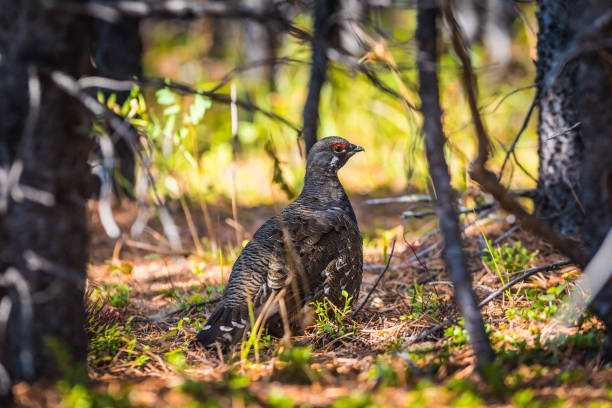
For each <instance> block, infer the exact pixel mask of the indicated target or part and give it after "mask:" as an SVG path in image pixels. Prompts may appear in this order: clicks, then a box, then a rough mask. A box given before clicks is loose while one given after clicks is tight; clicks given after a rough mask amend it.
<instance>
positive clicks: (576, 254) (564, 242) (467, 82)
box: [444, 2, 588, 266]
mask: <svg viewBox="0 0 612 408" xmlns="http://www.w3.org/2000/svg"><path fill="white" fill-rule="evenodd" d="M444 15H445V18H446V21H447V23H448V26H449V27H450V30H451V38H452V43H453V49H454V51H455V53H456V54H457V56H458V57H459V60H460V61H461V65H462V67H463V72H462V76H461V80H462V83H463V88H464V92H465V93H466V97H467V100H468V105H469V107H470V111H471V114H472V121H473V122H474V128H475V130H476V137H477V139H478V156H477V157H476V159H475V160H474V161H473V162H472V165H471V168H470V177H471V178H472V179H473V180H474V181H476V182H477V183H478V184H480V186H481V187H482V189H483V190H485V191H486V192H488V193H490V194H492V195H493V197H495V199H496V200H497V201H498V202H499V204H500V205H501V206H502V208H503V209H504V210H506V211H508V212H510V213H512V214H514V215H515V216H516V217H517V219H518V222H519V224H520V225H521V227H522V228H524V229H525V230H527V231H530V232H532V233H534V234H536V235H538V236H539V237H541V238H543V239H544V240H546V241H548V242H549V243H551V244H552V245H553V246H554V247H555V248H556V249H557V250H559V251H560V252H562V253H564V254H566V255H567V256H569V257H570V258H571V259H572V260H573V261H574V262H576V263H577V264H578V265H580V266H584V265H586V263H587V259H588V258H587V256H586V254H585V252H584V251H583V249H582V248H580V247H579V246H578V245H576V242H575V241H572V240H571V239H568V238H567V237H565V236H564V235H563V234H560V233H558V232H557V231H555V230H553V229H552V228H551V227H550V226H549V225H548V224H547V223H545V222H543V221H542V220H540V219H538V218H536V217H535V216H533V215H532V214H529V213H528V212H527V211H526V210H525V209H524V208H523V206H522V205H521V204H520V203H518V202H517V201H516V200H515V199H514V198H512V196H511V195H510V194H509V193H508V191H507V190H506V189H505V188H504V187H503V186H502V185H501V184H499V182H498V181H497V176H495V174H494V173H493V172H491V171H490V170H489V169H487V168H486V163H487V160H488V157H489V136H488V135H487V132H486V130H485V127H484V123H483V121H482V118H481V117H480V113H479V112H478V105H477V99H476V92H475V85H476V81H475V78H474V72H473V71H472V63H471V61H470V57H469V56H468V55H467V53H466V50H465V43H464V41H463V38H462V36H461V31H460V28H459V26H458V24H457V21H456V20H455V17H454V15H453V12H452V10H451V7H450V3H449V2H445V5H444Z"/></svg>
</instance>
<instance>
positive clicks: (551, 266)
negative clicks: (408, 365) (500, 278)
mask: <svg viewBox="0 0 612 408" xmlns="http://www.w3.org/2000/svg"><path fill="white" fill-rule="evenodd" d="M571 264H572V262H571V261H568V260H564V261H558V262H553V263H551V264H548V265H542V266H537V267H535V268H530V269H524V270H522V271H516V272H513V274H519V273H522V275H521V276H519V277H517V278H514V279H512V280H511V281H510V282H508V283H506V284H505V285H504V286H502V287H501V288H499V289H497V290H496V291H495V292H493V293H491V294H490V295H488V296H487V297H486V298H484V299H483V300H481V301H480V302H479V303H478V307H479V308H482V307H484V306H486V305H487V304H489V303H490V302H491V301H492V300H494V299H496V298H498V297H499V296H501V295H502V294H503V293H504V292H505V291H506V290H508V289H509V288H511V287H512V286H514V285H516V284H517V283H519V282H522V281H524V280H525V279H527V278H528V277H530V276H532V275H534V274H536V273H538V272H552V271H556V270H557V269H560V268H562V267H564V266H567V265H571ZM509 276H510V275H509ZM458 317H459V315H458V314H455V315H454V316H452V317H449V318H448V319H446V320H444V321H443V322H441V323H438V324H436V325H435V326H433V327H431V328H429V329H427V330H425V331H424V332H423V333H421V334H419V335H418V336H417V337H415V338H414V339H412V340H410V341H409V342H408V343H407V344H406V347H409V346H411V345H413V344H415V343H418V342H420V341H421V340H423V339H425V338H427V337H429V336H431V335H432V334H434V333H435V332H437V331H438V330H442V329H444V328H446V327H447V326H449V325H451V324H453V323H456V322H457V318H458Z"/></svg>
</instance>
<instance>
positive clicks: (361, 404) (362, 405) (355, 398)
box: [331, 393, 376, 408]
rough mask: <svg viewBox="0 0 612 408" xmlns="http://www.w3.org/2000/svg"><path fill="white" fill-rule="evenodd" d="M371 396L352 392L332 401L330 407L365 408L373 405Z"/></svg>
mask: <svg viewBox="0 0 612 408" xmlns="http://www.w3.org/2000/svg"><path fill="white" fill-rule="evenodd" d="M375 406H376V405H374V404H373V403H372V397H371V396H370V395H368V394H363V393H352V394H350V395H349V396H347V397H342V398H338V399H337V400H335V401H334V402H333V404H332V405H331V408H366V407H375Z"/></svg>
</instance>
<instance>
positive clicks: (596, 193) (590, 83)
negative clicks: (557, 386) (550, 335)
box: [569, 0, 612, 350]
mask: <svg viewBox="0 0 612 408" xmlns="http://www.w3.org/2000/svg"><path fill="white" fill-rule="evenodd" d="M569 15H571V16H572V22H573V24H572V28H573V40H572V44H575V45H577V46H579V47H580V48H581V51H580V53H579V55H578V57H577V59H576V64H575V75H576V81H575V85H574V98H575V104H576V106H577V111H578V118H579V121H580V133H581V136H582V143H583V155H582V161H581V162H580V165H581V178H580V184H581V187H582V195H581V200H582V204H583V206H584V209H585V212H586V215H585V217H584V226H583V238H584V241H585V243H586V245H587V249H588V251H589V256H593V255H594V254H595V252H596V251H597V249H598V248H599V246H600V245H601V243H602V242H603V240H604V238H605V236H606V234H607V232H608V231H609V230H610V228H611V227H612V63H611V62H610V58H609V56H610V55H612V45H611V44H610V38H612V8H611V7H610V2H609V1H608V0H581V1H575V2H572V4H571V5H570V7H569ZM605 19H607V23H606V22H605V21H604V20H605ZM587 33H589V34H587ZM606 41H607V43H605V42H606ZM594 44H595V46H594V47H593V45H594ZM597 44H600V45H597ZM591 309H592V310H593V311H594V312H595V313H596V314H597V315H599V316H600V317H601V318H602V320H603V321H604V322H605V323H606V326H607V328H608V344H609V345H610V349H611V350H612V280H609V281H608V282H607V284H606V285H604V287H603V288H602V290H601V291H600V292H599V294H598V295H597V296H596V297H595V301H594V302H593V303H592V304H591Z"/></svg>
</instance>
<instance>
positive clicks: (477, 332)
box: [417, 0, 495, 370]
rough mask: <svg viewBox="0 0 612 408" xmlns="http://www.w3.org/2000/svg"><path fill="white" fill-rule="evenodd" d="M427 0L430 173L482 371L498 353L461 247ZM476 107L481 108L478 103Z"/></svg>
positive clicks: (423, 0) (422, 38)
mask: <svg viewBox="0 0 612 408" xmlns="http://www.w3.org/2000/svg"><path fill="white" fill-rule="evenodd" d="M427 3H428V1H427V0H419V2H418V15H417V43H418V56H419V58H418V65H419V96H420V98H421V109H422V113H423V133H424V134H425V150H426V154H427V161H428V163H429V173H430V175H431V179H432V182H433V184H434V188H435V191H436V197H437V200H436V213H437V214H438V219H439V225H440V231H441V233H442V236H443V239H444V245H445V248H444V260H445V263H446V265H447V267H448V269H449V271H450V276H451V279H452V281H453V284H454V288H455V301H456V303H457V306H458V308H459V310H460V311H461V314H462V315H463V317H464V321H465V326H466V328H467V330H468V333H469V334H470V343H471V345H472V348H473V349H474V353H475V355H476V364H477V366H478V368H479V369H480V370H482V369H483V368H484V365H485V364H486V363H489V362H491V361H493V360H494V358H495V355H494V354H493V349H492V348H491V344H490V342H489V337H488V336H487V333H486V331H485V327H484V324H483V322H482V316H481V314H480V310H479V309H478V307H477V304H476V298H475V297H474V292H473V290H472V279H471V276H470V273H469V271H468V267H467V263H466V260H465V256H464V254H463V251H462V249H461V232H460V229H459V220H458V217H457V214H456V209H455V206H454V203H455V197H454V196H455V192H454V191H453V189H452V187H451V185H450V174H449V172H448V165H447V164H446V160H445V158H444V144H445V140H446V139H445V136H444V132H443V130H442V121H441V116H442V110H441V108H440V97H439V87H438V73H437V59H438V55H437V52H438V51H437V45H436V41H437V30H436V17H437V14H438V9H437V8H428V5H427ZM474 108H475V109H478V108H477V106H476V105H475V104H474ZM479 147H480V149H481V150H480V151H479V153H480V154H483V155H484V157H485V158H486V155H487V154H488V145H484V146H482V145H481V146H479Z"/></svg>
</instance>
